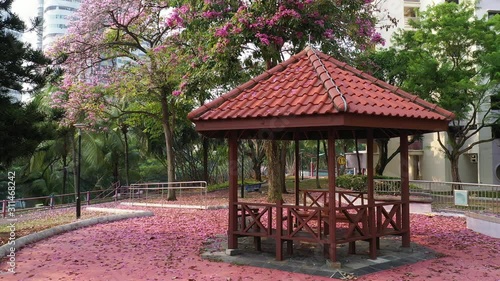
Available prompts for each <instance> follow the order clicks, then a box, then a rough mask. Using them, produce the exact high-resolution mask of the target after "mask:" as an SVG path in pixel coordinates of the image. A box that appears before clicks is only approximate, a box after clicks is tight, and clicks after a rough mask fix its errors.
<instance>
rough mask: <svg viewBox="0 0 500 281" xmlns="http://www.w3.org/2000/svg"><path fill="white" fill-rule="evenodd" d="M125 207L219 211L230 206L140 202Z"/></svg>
mask: <svg viewBox="0 0 500 281" xmlns="http://www.w3.org/2000/svg"><path fill="white" fill-rule="evenodd" d="M120 205H124V206H141V207H157V208H174V209H196V210H219V209H227V208H229V206H228V205H216V206H210V205H207V206H201V205H183V204H163V203H138V202H121V203H120Z"/></svg>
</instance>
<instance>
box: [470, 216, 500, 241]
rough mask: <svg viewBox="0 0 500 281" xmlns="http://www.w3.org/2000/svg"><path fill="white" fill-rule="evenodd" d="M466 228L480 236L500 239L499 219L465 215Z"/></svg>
mask: <svg viewBox="0 0 500 281" xmlns="http://www.w3.org/2000/svg"><path fill="white" fill-rule="evenodd" d="M466 218H467V228H468V229H471V230H474V231H475V232H479V233H481V234H484V235H487V236H490V237H493V238H500V217H494V216H487V215H482V214H476V213H467V214H466Z"/></svg>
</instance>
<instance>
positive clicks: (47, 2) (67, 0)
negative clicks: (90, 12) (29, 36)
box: [37, 0, 83, 51]
mask: <svg viewBox="0 0 500 281" xmlns="http://www.w3.org/2000/svg"><path fill="white" fill-rule="evenodd" d="M82 1H83V0H38V17H39V18H40V19H43V27H42V28H43V30H42V32H39V35H38V40H37V47H38V48H39V49H41V50H43V51H46V50H47V48H48V47H49V46H50V44H51V43H52V42H54V40H55V39H56V38H57V37H59V36H61V35H63V34H66V33H67V31H68V24H69V22H70V20H71V17H72V16H73V15H74V13H75V12H76V11H77V10H78V8H79V7H80V4H81V2H82Z"/></svg>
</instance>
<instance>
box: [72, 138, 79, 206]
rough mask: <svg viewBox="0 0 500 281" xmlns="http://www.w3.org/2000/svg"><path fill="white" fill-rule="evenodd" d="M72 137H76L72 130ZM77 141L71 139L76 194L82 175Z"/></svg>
mask: <svg viewBox="0 0 500 281" xmlns="http://www.w3.org/2000/svg"><path fill="white" fill-rule="evenodd" d="M70 132H71V135H75V130H71V131H70ZM76 145H77V144H76V141H75V139H74V138H71V147H72V154H73V191H74V193H75V194H76V187H77V186H78V177H80V175H79V174H78V161H79V159H78V152H77V148H76ZM75 200H76V195H75Z"/></svg>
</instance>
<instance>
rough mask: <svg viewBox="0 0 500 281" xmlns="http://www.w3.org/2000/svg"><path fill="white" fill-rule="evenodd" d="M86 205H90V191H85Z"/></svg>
mask: <svg viewBox="0 0 500 281" xmlns="http://www.w3.org/2000/svg"><path fill="white" fill-rule="evenodd" d="M87 205H90V191H87Z"/></svg>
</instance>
